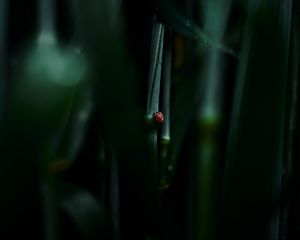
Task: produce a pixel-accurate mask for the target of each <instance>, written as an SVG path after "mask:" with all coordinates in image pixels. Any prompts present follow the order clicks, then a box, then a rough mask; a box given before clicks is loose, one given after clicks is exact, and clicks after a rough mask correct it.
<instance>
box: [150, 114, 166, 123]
mask: <svg viewBox="0 0 300 240" xmlns="http://www.w3.org/2000/svg"><path fill="white" fill-rule="evenodd" d="M153 120H154V122H156V123H158V124H162V123H163V122H164V115H163V113H162V112H156V113H154V115H153Z"/></svg>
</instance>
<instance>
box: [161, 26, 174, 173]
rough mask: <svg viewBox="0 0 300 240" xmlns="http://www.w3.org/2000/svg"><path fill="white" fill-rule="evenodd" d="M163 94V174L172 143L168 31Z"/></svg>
mask: <svg viewBox="0 0 300 240" xmlns="http://www.w3.org/2000/svg"><path fill="white" fill-rule="evenodd" d="M163 67H164V70H163V83H162V88H163V95H162V112H163V114H164V122H163V125H162V131H161V136H160V137H161V139H160V145H161V146H160V158H161V163H160V164H161V169H162V174H163V172H164V170H165V167H166V158H167V155H168V149H169V144H170V140H171V138H170V101H171V73H172V32H171V30H168V31H167V34H166V40H165V49H164V60H163Z"/></svg>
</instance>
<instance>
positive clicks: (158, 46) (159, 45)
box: [145, 16, 165, 166]
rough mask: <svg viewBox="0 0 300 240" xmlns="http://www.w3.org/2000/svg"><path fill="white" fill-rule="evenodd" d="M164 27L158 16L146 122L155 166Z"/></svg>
mask: <svg viewBox="0 0 300 240" xmlns="http://www.w3.org/2000/svg"><path fill="white" fill-rule="evenodd" d="M164 32H165V27H164V25H163V24H162V23H161V22H159V20H158V19H157V17H156V16H154V20H153V32H152V43H151V53H150V58H151V59H150V73H149V85H148V98H147V112H146V117H145V118H146V121H147V122H148V123H149V125H150V126H149V131H148V144H149V148H150V153H151V158H150V159H152V160H153V162H154V163H155V165H156V166H157V165H158V162H157V157H158V156H157V154H158V152H157V125H156V124H157V123H156V122H155V121H154V114H155V113H157V112H158V111H159V95H160V81H161V68H162V56H163V47H164Z"/></svg>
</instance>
